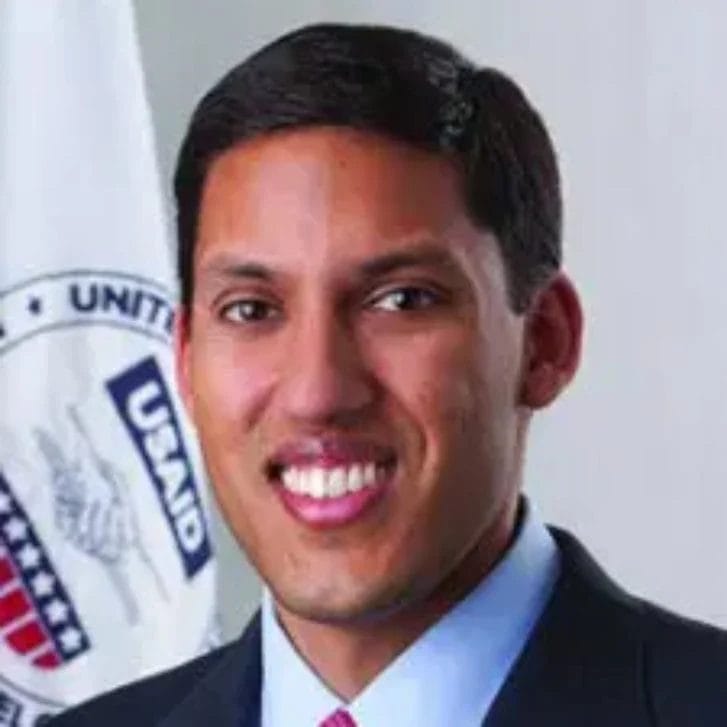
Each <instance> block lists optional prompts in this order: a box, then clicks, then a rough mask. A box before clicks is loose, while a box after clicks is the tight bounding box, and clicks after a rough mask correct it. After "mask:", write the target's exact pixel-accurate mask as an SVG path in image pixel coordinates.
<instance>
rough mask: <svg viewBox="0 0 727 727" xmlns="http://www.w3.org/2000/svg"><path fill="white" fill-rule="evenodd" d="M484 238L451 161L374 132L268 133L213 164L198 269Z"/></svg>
mask: <svg viewBox="0 0 727 727" xmlns="http://www.w3.org/2000/svg"><path fill="white" fill-rule="evenodd" d="M482 236H483V233H482V232H481V231H479V230H476V229H475V228H474V226H473V225H472V223H471V222H470V220H469V217H468V215H467V213H466V210H465V207H464V202H463V196H462V193H461V181H460V176H459V174H458V172H457V169H456V167H455V165H454V163H453V162H452V161H451V160H449V159H447V158H445V157H443V156H440V155H436V154H432V153H429V152H426V151H423V150H419V149H417V148H415V147H413V146H410V145H408V144H404V143H401V142H397V141H393V140H390V139H388V138H385V137H382V136H377V135H374V134H370V133H364V132H358V131H355V130H351V129H343V128H333V127H313V128H308V129H302V130H300V129H299V130H295V131H284V132H275V133H272V134H266V135H264V136H261V137H259V138H257V139H254V140H252V141H246V142H244V143H242V144H240V145H238V146H236V147H234V148H232V149H230V150H228V151H226V152H225V153H223V154H222V155H221V156H220V157H219V158H218V159H216V160H215V162H214V163H213V164H212V166H211V168H210V170H209V172H208V174H207V178H206V180H205V185H204V189H203V195H202V200H201V205H200V215H199V226H198V235H197V245H196V250H195V262H196V265H197V266H199V265H200V261H204V260H206V259H208V258H209V257H210V256H212V255H218V254H220V253H223V252H224V253H229V252H237V253H241V254H243V253H244V254H246V255H254V256H255V257H258V258H260V257H261V258H262V259H263V260H270V261H271V262H274V261H279V260H284V261H287V262H289V263H290V264H291V265H301V266H305V267H310V265H312V264H314V263H315V262H317V263H318V264H323V263H326V264H329V265H330V264H333V263H341V262H345V261H346V260H348V259H355V260H358V259H360V258H361V257H366V256H367V255H376V254H379V253H383V252H388V251H390V249H391V248H392V247H396V246H399V245H401V246H406V245H407V244H413V243H419V242H421V241H422V240H427V241H434V242H436V243H438V244H440V245H443V246H452V245H453V244H454V243H453V241H457V245H459V246H462V245H466V244H467V241H468V240H469V241H470V242H471V241H472V240H474V238H481V237H482ZM480 244H482V243H481V241H480Z"/></svg>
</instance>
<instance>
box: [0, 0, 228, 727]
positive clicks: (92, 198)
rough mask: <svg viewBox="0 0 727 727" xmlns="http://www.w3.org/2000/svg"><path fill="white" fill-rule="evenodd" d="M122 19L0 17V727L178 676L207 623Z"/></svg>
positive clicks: (123, 14) (165, 269) (155, 193)
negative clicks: (174, 670)
mask: <svg viewBox="0 0 727 727" xmlns="http://www.w3.org/2000/svg"><path fill="white" fill-rule="evenodd" d="M162 208H163V206H162V200H161V196H160V190H159V184H158V178H157V173H156V167H155V158H154V150H153V137H152V132H151V124H150V116H149V111H148V108H147V105H146V102H145V98H144V91H143V78H142V73H141V66H140V58H139V49H138V47H137V42H136V37H135V29H134V24H133V16H132V10H131V7H130V5H129V3H128V2H126V1H122V0H43V1H42V2H35V1H29V0H2V2H0V725H18V726H20V727H24V726H25V725H35V724H39V723H41V722H42V721H43V719H42V715H46V714H52V713H54V712H57V711H59V710H62V709H63V708H65V707H67V706H70V705H73V704H76V703H78V702H79V701H82V700H84V699H86V698H88V697H90V696H92V695H94V694H97V693H99V692H101V691H105V690H107V689H109V688H112V687H114V686H116V685H119V684H122V683H125V682H128V681H131V680H133V679H136V678H139V677H141V676H144V675H146V674H149V673H151V672H154V671H157V670H160V669H163V668H166V667H169V666H171V665H173V664H176V663H179V662H180V661H183V660H186V659H188V658H190V657H192V656H194V655H196V654H197V653H199V652H200V651H202V650H204V649H205V647H206V646H207V644H208V640H209V637H210V633H211V629H212V628H213V625H214V602H213V601H214V595H213V594H214V575H215V574H214V564H213V558H212V552H211V545H210V538H209V532H208V527H207V518H206V494H205V491H204V489H203V475H202V473H201V469H200V466H199V455H198V452H197V450H196V445H195V444H194V441H193V440H192V438H191V437H190V434H189V428H188V425H187V424H186V423H185V421H184V419H183V415H182V411H181V409H180V404H179V401H178V399H177V397H176V395H175V393H174V382H173V368H172V354H171V349H170V331H171V321H172V310H173V298H172V295H171V292H170V291H171V289H172V284H173V282H172V281H173V276H172V274H171V264H170V250H169V245H168V241H167V238H166V227H165V224H164V221H163V218H162Z"/></svg>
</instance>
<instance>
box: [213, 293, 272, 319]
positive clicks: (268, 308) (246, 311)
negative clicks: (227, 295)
mask: <svg viewBox="0 0 727 727" xmlns="http://www.w3.org/2000/svg"><path fill="white" fill-rule="evenodd" d="M278 314H279V311H278V310H277V309H276V308H275V307H274V306H273V305H271V304H270V303H268V302H266V301H264V300H260V299H257V298H247V299H244V300H235V301H233V302H232V303H228V304H227V305H225V306H224V307H223V308H222V310H221V311H220V317H221V318H223V319H224V320H226V321H230V322H232V323H258V322H260V321H266V320H269V319H271V318H275V317H276V316H277V315H278Z"/></svg>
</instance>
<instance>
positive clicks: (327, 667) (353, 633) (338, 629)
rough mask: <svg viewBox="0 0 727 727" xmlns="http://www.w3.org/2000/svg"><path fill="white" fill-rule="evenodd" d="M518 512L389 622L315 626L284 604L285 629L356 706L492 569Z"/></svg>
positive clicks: (512, 510)
mask: <svg viewBox="0 0 727 727" xmlns="http://www.w3.org/2000/svg"><path fill="white" fill-rule="evenodd" d="M516 509H517V500H516V499H515V500H513V502H512V503H508V505H507V507H506V508H505V509H504V512H503V513H502V514H501V516H500V517H498V518H497V519H496V522H495V523H494V524H493V525H492V527H490V528H488V529H487V530H486V531H485V532H484V533H483V535H482V536H481V537H480V539H479V540H478V541H477V543H476V544H475V546H474V547H473V548H471V549H470V550H469V552H468V553H467V554H466V555H465V557H464V558H463V559H462V560H461V561H460V563H459V564H458V565H457V567H456V568H455V569H454V570H453V571H452V572H451V573H450V574H449V575H448V576H447V577H446V578H445V579H444V580H443V581H442V582H441V583H440V584H439V586H438V587H437V588H436V589H435V590H434V591H433V592H432V593H431V594H429V595H428V596H427V597H426V598H425V599H424V600H423V601H419V602H417V603H412V604H409V605H407V606H404V607H403V608H400V609H398V610H397V611H395V612H394V613H392V614H390V615H388V616H387V617H386V618H383V619H379V620H376V621H373V622H366V623H358V622H357V623H354V624H349V623H346V624H330V623H321V622H315V621H309V620H307V619H304V618H300V617H299V616H296V615H295V614H294V613H292V612H290V611H288V610H286V609H284V608H283V607H282V606H280V605H278V606H277V611H278V616H279V618H280V622H281V625H282V626H283V628H284V629H285V631H286V632H287V634H288V636H289V638H290V639H291V641H292V642H293V643H294V644H295V646H296V648H297V650H298V652H299V653H300V654H301V656H302V657H303V658H304V659H305V660H306V661H307V662H308V664H309V665H310V666H311V667H312V668H313V670H314V671H315V672H316V673H317V674H318V676H319V677H320V678H321V680H322V681H323V682H325V683H326V685H327V686H328V687H329V689H331V690H332V691H333V692H335V693H336V694H337V695H338V696H339V697H340V698H341V699H342V700H344V701H345V702H350V701H351V700H352V699H353V698H354V697H356V695H358V694H359V693H360V692H361V691H363V689H364V688H365V687H366V686H367V685H368V684H369V683H370V682H371V681H373V679H374V678H375V677H376V676H377V675H378V674H379V673H381V672H382V671H383V670H384V669H385V668H386V667H387V666H388V665H389V664H390V663H391V662H392V661H394V659H396V657H397V656H399V654H401V653H402V652H403V651H404V650H405V649H406V648H407V647H409V646H410V645H411V644H412V643H413V642H414V641H416V639H417V638H418V637H419V636H421V635H422V634H423V633H424V632H425V631H426V630H427V629H429V628H430V627H431V626H432V625H433V624H435V623H436V622H437V621H438V620H439V619H440V618H441V617H442V616H443V615H444V614H446V613H447V612H448V611H449V610H450V609H451V608H452V607H453V606H455V605H456V604H457V603H458V602H459V601H461V600H462V599H463V598H465V597H466V596H467V594H468V593H470V591H472V590H473V589H474V588H475V587H476V586H477V585H478V584H479V583H480V582H481V581H482V579H483V578H484V577H485V576H486V575H487V574H488V573H489V572H490V571H491V570H492V568H493V567H494V566H495V565H496V563H497V562H498V561H499V560H500V558H501V557H502V555H503V554H504V553H505V551H506V550H507V549H508V547H509V546H510V544H511V541H512V538H513V534H514V532H515V520H516Z"/></svg>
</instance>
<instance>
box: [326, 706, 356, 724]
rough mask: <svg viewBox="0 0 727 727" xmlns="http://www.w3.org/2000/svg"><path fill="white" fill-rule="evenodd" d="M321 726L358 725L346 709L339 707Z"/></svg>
mask: <svg viewBox="0 0 727 727" xmlns="http://www.w3.org/2000/svg"><path fill="white" fill-rule="evenodd" d="M319 727H356V723H355V722H354V721H353V717H352V716H351V715H350V714H349V713H348V712H347V711H346V710H345V709H337V710H336V711H335V712H334V713H333V714H331V715H330V716H328V717H326V718H325V719H324V720H323V722H321V724H320V726H319Z"/></svg>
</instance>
